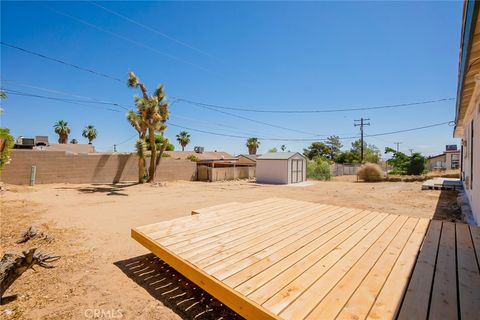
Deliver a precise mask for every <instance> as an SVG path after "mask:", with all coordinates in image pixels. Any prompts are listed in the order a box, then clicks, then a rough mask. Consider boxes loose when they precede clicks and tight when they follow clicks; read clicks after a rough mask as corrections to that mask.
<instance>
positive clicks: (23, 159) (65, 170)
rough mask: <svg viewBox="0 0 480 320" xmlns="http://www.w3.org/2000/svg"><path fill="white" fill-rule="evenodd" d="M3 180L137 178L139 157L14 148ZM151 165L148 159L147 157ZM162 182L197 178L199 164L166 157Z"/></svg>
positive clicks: (111, 180) (161, 168) (112, 180)
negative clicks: (34, 168)
mask: <svg viewBox="0 0 480 320" xmlns="http://www.w3.org/2000/svg"><path fill="white" fill-rule="evenodd" d="M10 157H11V161H10V164H8V165H6V166H5V168H4V170H3V172H2V174H1V177H0V180H1V181H3V182H5V183H9V184H17V185H22V184H24V185H26V184H29V183H30V176H31V168H32V166H36V178H35V183H37V184H42V183H115V182H129V181H137V179H138V177H137V175H138V160H137V156H136V155H134V154H101V153H98V154H88V155H87V154H83V155H82V154H71V153H66V152H64V151H34V150H12V153H11V156H10ZM147 165H148V159H147ZM156 178H157V179H158V180H159V181H171V180H196V163H194V162H191V161H187V160H175V159H171V158H162V159H161V160H160V162H159V166H158V167H157V171H156Z"/></svg>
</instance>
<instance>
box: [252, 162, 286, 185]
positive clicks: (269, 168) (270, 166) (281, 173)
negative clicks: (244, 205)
mask: <svg viewBox="0 0 480 320" xmlns="http://www.w3.org/2000/svg"><path fill="white" fill-rule="evenodd" d="M288 163H289V162H288V160H286V159H285V160H261V159H257V182H259V183H270V184H287V183H288V173H289V168H288Z"/></svg>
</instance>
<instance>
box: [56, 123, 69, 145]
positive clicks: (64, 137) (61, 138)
mask: <svg viewBox="0 0 480 320" xmlns="http://www.w3.org/2000/svg"><path fill="white" fill-rule="evenodd" d="M53 127H54V128H55V133H56V134H58V143H67V141H68V134H69V133H70V128H69V127H68V122H66V121H63V120H59V121H57V122H56V123H55V124H54V125H53Z"/></svg>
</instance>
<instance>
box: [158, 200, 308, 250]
mask: <svg viewBox="0 0 480 320" xmlns="http://www.w3.org/2000/svg"><path fill="white" fill-rule="evenodd" d="M307 207H308V204H300V205H298V204H289V205H280V206H275V207H273V206H272V207H271V208H261V209H256V210H250V213H249V215H248V216H238V217H237V218H236V219H232V220H229V221H224V222H223V223H222V224H216V225H209V226H208V227H206V228H202V227H192V226H191V228H188V229H187V231H185V232H182V233H179V234H176V235H173V236H169V237H159V238H154V239H155V240H157V241H158V242H159V243H160V244H161V245H164V246H168V247H170V248H177V247H181V246H183V245H186V244H192V243H196V242H198V241H200V240H204V239H207V238H210V237H212V236H214V235H218V234H222V233H224V232H227V231H231V230H235V229H237V228H238V227H244V228H245V227H248V226H251V225H255V224H256V223H259V222H261V221H263V220H264V219H269V218H272V217H277V216H281V215H283V214H292V211H293V210H295V208H297V209H299V210H301V209H303V208H307Z"/></svg>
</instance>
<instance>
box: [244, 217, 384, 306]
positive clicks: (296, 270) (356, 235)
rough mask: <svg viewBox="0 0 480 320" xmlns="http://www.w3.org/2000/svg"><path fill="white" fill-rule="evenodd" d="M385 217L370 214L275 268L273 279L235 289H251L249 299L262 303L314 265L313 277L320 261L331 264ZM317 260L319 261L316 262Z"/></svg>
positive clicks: (319, 266) (320, 264)
mask: <svg viewBox="0 0 480 320" xmlns="http://www.w3.org/2000/svg"><path fill="white" fill-rule="evenodd" d="M385 218H386V215H382V214H380V215H378V214H372V215H371V216H368V218H367V219H368V220H367V222H366V223H365V224H363V225H361V227H360V228H359V229H357V230H354V231H352V230H350V232H349V233H348V234H347V232H343V233H341V234H340V235H339V236H338V237H337V238H335V239H334V240H331V241H328V242H326V243H325V244H324V245H321V246H320V247H318V248H317V249H316V250H314V251H312V252H311V253H309V254H307V255H305V256H304V257H303V258H302V259H300V260H298V261H296V262H295V263H294V264H292V265H291V266H289V267H288V268H285V269H277V271H279V274H278V275H276V276H275V278H274V280H272V281H269V282H266V283H264V284H263V285H262V286H260V287H258V288H256V289H255V290H253V291H251V289H250V288H249V285H251V284H249V283H244V284H242V285H241V286H239V287H237V288H236V289H237V290H238V291H239V292H241V293H244V294H246V291H251V292H250V293H248V294H246V295H247V296H248V297H250V299H253V300H255V301H258V302H259V303H260V304H264V303H265V302H266V301H267V300H269V299H271V298H272V296H273V295H274V294H276V293H278V292H279V291H280V290H281V289H282V288H284V287H285V286H287V285H288V284H289V283H291V282H292V280H294V279H296V278H297V277H299V276H300V275H302V274H305V272H306V271H307V270H312V266H314V268H313V270H312V271H310V272H311V274H312V279H315V276H316V273H318V272H317V269H320V270H321V269H322V262H324V266H325V267H326V266H327V264H328V265H329V266H331V265H333V264H334V263H335V262H336V261H337V260H338V259H339V257H341V256H343V254H345V251H346V250H348V249H349V248H350V247H351V246H353V245H355V243H356V242H358V241H360V240H361V239H362V238H363V237H364V236H365V235H366V234H367V233H368V232H369V231H370V230H372V229H373V228H374V227H375V226H376V225H377V224H379V223H380V222H381V221H382V220H383V219H385ZM347 241H348V242H347ZM340 245H342V247H341V248H340V247H339V246H340ZM335 249H337V250H335ZM319 261H320V263H318V262H319ZM277 267H278V266H277ZM268 272H269V271H268ZM278 300H280V301H281V300H282V299H281V298H278Z"/></svg>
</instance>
